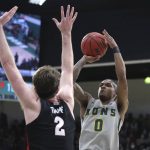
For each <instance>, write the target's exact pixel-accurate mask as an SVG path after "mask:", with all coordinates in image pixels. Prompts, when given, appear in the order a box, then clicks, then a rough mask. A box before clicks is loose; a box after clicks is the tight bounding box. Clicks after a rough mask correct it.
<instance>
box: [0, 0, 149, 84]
mask: <svg viewBox="0 0 150 150" xmlns="http://www.w3.org/2000/svg"><path fill="white" fill-rule="evenodd" d="M67 4H70V5H71V6H75V9H76V10H77V11H78V12H79V14H78V18H77V20H76V22H75V24H74V27H73V31H72V42H73V48H74V58H75V62H77V61H78V60H79V59H80V58H81V57H82V53H81V50H80V42H81V40H82V38H83V36H84V35H85V34H87V33H88V32H93V31H95V32H102V30H103V29H107V31H108V32H109V33H110V35H112V36H113V37H114V39H115V40H116V41H117V43H118V45H119V47H120V49H121V53H122V55H123V58H124V60H125V62H126V67H127V77H128V78H129V79H133V78H144V77H146V76H149V75H150V38H149V37H150V36H149V35H150V29H149V27H150V4H149V1H146V0H143V1H139V0H137V1H134V0H133V1H129V0H126V1H124V0H122V1H119V0H68V1H67V0H47V1H46V2H45V3H44V4H43V5H42V6H37V5H33V4H29V3H28V0H1V1H0V9H1V10H9V9H10V8H11V7H12V6H14V5H17V6H19V10H18V12H22V13H30V14H36V15H40V16H41V21H42V24H41V37H40V45H41V47H40V63H39V66H42V65H46V64H50V65H52V66H60V60H61V59H60V56H61V36H60V32H59V31H58V29H57V27H56V25H55V24H54V22H52V20H51V18H53V17H56V18H58V19H59V18H60V6H61V5H63V6H65V7H66V6H67ZM133 60H134V61H133ZM135 60H136V61H135ZM108 62H113V54H112V52H111V50H110V49H108V52H107V54H106V55H105V56H104V57H103V58H102V60H101V61H100V62H98V63H96V64H95V65H92V66H89V67H85V68H84V69H83V71H82V73H81V75H80V77H79V81H87V80H88V81H96V80H101V79H104V78H113V79H115V72H114V65H113V64H111V63H108ZM104 64H105V65H104Z"/></svg>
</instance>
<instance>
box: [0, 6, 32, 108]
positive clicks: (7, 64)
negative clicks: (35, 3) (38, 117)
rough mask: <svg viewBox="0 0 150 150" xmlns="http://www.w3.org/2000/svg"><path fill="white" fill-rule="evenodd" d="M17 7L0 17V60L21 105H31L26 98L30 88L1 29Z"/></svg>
mask: <svg viewBox="0 0 150 150" xmlns="http://www.w3.org/2000/svg"><path fill="white" fill-rule="evenodd" d="M17 9H18V7H17V6H15V7H13V8H12V9H10V10H9V11H8V12H5V13H4V14H3V15H2V16H1V17H0V62H1V64H2V67H3V68H4V70H5V72H6V75H7V78H8V80H9V81H10V83H11V84H12V87H13V89H14V91H15V93H16V94H17V96H18V97H19V100H20V102H21V104H22V107H24V106H29V107H32V105H31V103H30V101H29V100H27V95H28V94H27V93H30V90H29V88H28V86H27V85H26V83H25V82H24V80H23V78H22V76H21V74H20V72H19V70H18V69H17V67H16V64H15V61H14V56H13V54H12V52H11V50H10V48H9V45H8V43H7V40H6V37H5V34H4V31H3V26H4V25H5V24H6V23H7V22H8V21H9V20H10V19H11V18H12V17H13V15H14V14H15V12H16V11H17Z"/></svg>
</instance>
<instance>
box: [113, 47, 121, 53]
mask: <svg viewBox="0 0 150 150" xmlns="http://www.w3.org/2000/svg"><path fill="white" fill-rule="evenodd" d="M112 51H113V53H120V49H119V47H118V46H117V47H114V48H112Z"/></svg>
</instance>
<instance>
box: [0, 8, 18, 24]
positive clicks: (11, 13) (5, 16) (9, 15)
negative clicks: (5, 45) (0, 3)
mask: <svg viewBox="0 0 150 150" xmlns="http://www.w3.org/2000/svg"><path fill="white" fill-rule="evenodd" d="M17 9H18V7H17V6H14V7H13V8H11V9H10V10H9V11H8V12H5V13H4V14H3V15H2V16H1V17H0V25H1V26H3V25H5V24H6V23H7V22H8V21H9V20H10V19H11V18H12V17H13V16H14V14H15V13H16V11H17Z"/></svg>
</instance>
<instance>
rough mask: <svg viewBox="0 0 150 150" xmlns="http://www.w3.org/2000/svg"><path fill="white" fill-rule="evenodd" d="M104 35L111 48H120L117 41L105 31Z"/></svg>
mask: <svg viewBox="0 0 150 150" xmlns="http://www.w3.org/2000/svg"><path fill="white" fill-rule="evenodd" d="M103 34H104V37H105V39H106V41H107V43H108V45H109V46H110V48H114V47H118V45H117V43H116V41H115V40H114V39H113V37H111V36H110V35H109V34H108V32H107V31H106V30H105V29H104V30H103Z"/></svg>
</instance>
